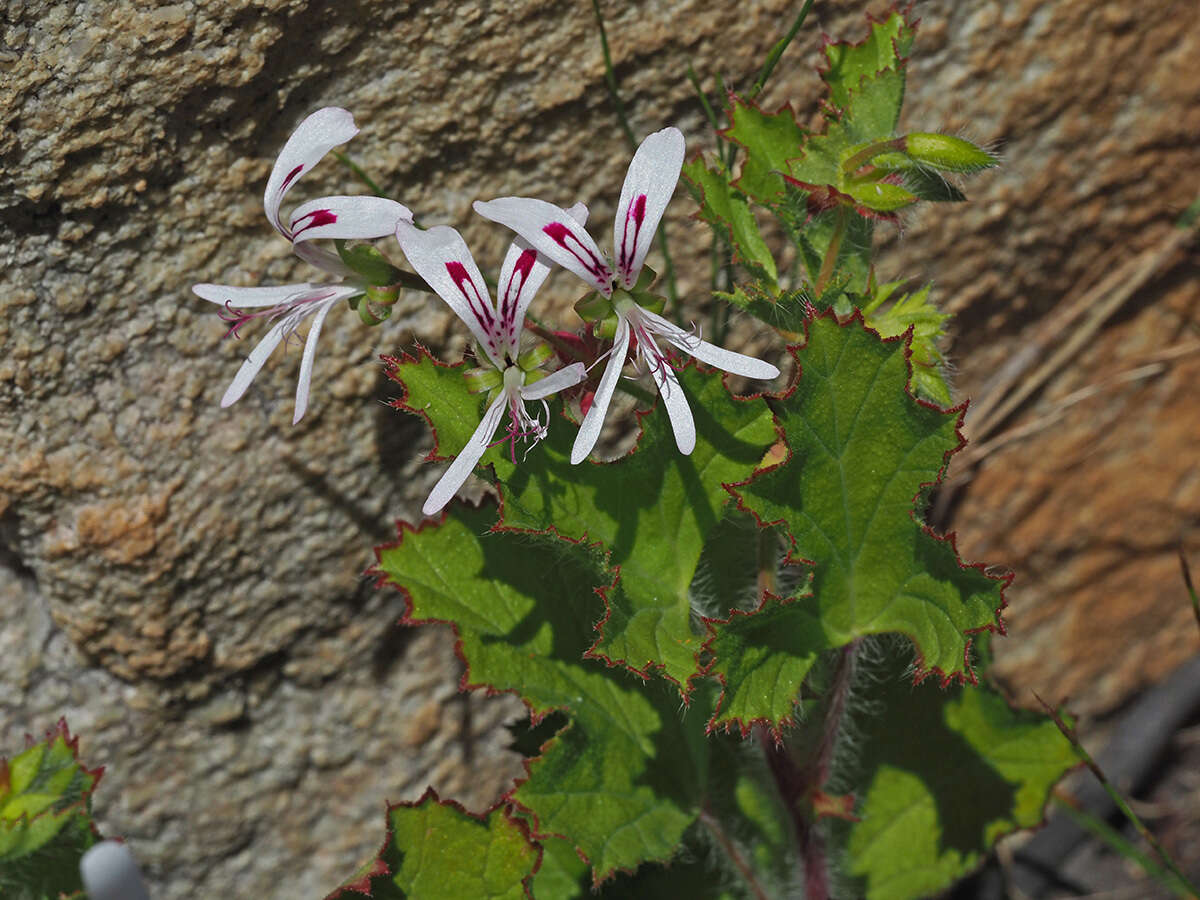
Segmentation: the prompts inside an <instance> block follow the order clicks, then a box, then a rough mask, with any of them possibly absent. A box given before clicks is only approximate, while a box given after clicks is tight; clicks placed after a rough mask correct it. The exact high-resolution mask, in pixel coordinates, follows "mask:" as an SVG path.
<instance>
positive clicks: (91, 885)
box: [79, 841, 150, 900]
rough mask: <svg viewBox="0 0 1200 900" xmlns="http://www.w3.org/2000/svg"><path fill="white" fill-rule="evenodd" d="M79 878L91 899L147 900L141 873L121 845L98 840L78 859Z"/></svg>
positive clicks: (148, 896) (129, 854)
mask: <svg viewBox="0 0 1200 900" xmlns="http://www.w3.org/2000/svg"><path fill="white" fill-rule="evenodd" d="M79 875H80V877H81V878H82V879H83V887H84V890H86V891H87V895H88V897H89V898H91V900H149V898H150V895H149V894H148V893H146V885H145V883H144V882H143V881H142V874H141V872H139V871H138V866H137V863H136V862H135V861H134V859H133V854H132V853H130V852H129V848H128V847H126V846H125V845H124V844H119V843H117V842H116V841H101V842H100V843H99V844H96V845H94V846H93V847H90V848H89V849H88V851H87V852H86V853H85V854H83V857H82V858H81V859H80V860H79Z"/></svg>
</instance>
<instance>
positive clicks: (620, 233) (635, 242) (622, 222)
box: [613, 128, 684, 288]
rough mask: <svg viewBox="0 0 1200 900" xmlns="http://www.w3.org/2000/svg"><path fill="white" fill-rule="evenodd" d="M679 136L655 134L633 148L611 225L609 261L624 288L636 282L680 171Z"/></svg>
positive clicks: (665, 132) (673, 130)
mask: <svg viewBox="0 0 1200 900" xmlns="http://www.w3.org/2000/svg"><path fill="white" fill-rule="evenodd" d="M683 154H684V141H683V133H682V132H681V131H680V130H679V129H678V128H664V129H663V130H662V131H656V132H655V133H654V134H652V135H650V136H649V137H648V138H646V139H645V140H644V141H642V143H641V146H640V147H638V148H637V152H636V153H634V154H633V160H632V161H631V162H630V163H629V171H628V172H627V173H626V174H625V183H624V185H622V187H621V200H620V202H619V203H618V204H617V217H616V220H615V221H614V222H613V261H614V262H615V263H616V265H617V274H618V275H619V276H620V278H621V282H622V283H623V284H624V285H625V287H626V288H631V287H633V285H634V283H635V282H637V277H638V273H639V272H641V271H642V264H643V263H645V261H646V254H647V253H648V252H649V251H650V244H651V243H652V242H653V241H654V233H655V231H656V230H657V229H658V223H659V222H660V221H661V220H662V217H663V213H664V212H666V209H667V204H668V203H669V202H670V200H671V195H672V194H674V193H675V185H676V184H677V183H678V182H679V172H680V169H682V168H683Z"/></svg>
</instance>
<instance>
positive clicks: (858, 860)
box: [834, 657, 1077, 900]
mask: <svg viewBox="0 0 1200 900" xmlns="http://www.w3.org/2000/svg"><path fill="white" fill-rule="evenodd" d="M905 665H906V661H905V660H904V659H903V658H895V657H894V658H892V659H891V660H890V665H889V671H888V672H887V674H886V676H884V677H876V678H873V679H871V681H870V684H869V687H866V688H865V689H864V690H865V693H864V694H863V695H860V696H859V698H858V702H859V703H860V704H861V705H862V706H863V708H865V709H870V710H871V712H870V714H869V715H862V716H860V717H859V720H858V724H857V726H856V732H857V733H858V735H859V737H858V742H857V743H858V747H859V750H858V752H857V754H856V756H857V760H856V765H855V766H854V769H855V771H854V772H853V773H852V777H853V779H854V783H855V784H860V785H862V789H861V790H860V791H858V796H859V803H858V806H857V808H856V810H855V815H856V816H857V817H858V819H859V821H858V822H854V823H843V822H839V823H837V825H836V826H835V828H834V831H835V834H836V835H837V836H838V842H839V843H840V844H842V846H843V848H844V859H845V860H846V863H847V870H848V871H847V874H848V875H851V876H853V877H854V878H855V879H856V888H855V889H854V890H853V891H852V893H854V895H855V896H863V897H866V898H868V900H909V898H918V897H928V896H930V895H932V894H936V893H938V892H939V891H941V890H943V889H944V888H946V887H948V886H949V885H950V884H951V883H952V882H953V881H954V880H955V879H957V878H959V877H961V876H962V875H964V874H966V873H967V872H969V871H970V870H971V869H973V868H975V867H976V866H977V865H978V864H979V863H980V861H981V860H982V858H983V855H984V854H985V853H986V852H987V850H988V848H990V847H991V845H992V844H994V843H995V841H996V839H997V838H999V837H1000V836H1001V835H1003V834H1007V833H1008V832H1010V831H1014V830H1016V829H1018V828H1029V827H1032V826H1034V825H1036V824H1037V823H1038V822H1040V821H1041V820H1042V813H1043V807H1044V806H1045V804H1046V801H1047V799H1048V798H1049V794H1050V789H1051V787H1052V786H1053V785H1054V783H1055V782H1056V781H1057V780H1058V779H1059V778H1061V777H1062V775H1063V774H1064V773H1065V772H1066V771H1067V770H1068V769H1070V768H1071V767H1072V766H1073V765H1075V763H1076V762H1077V760H1076V758H1075V755H1074V753H1073V752H1072V751H1071V747H1070V744H1069V743H1068V742H1067V741H1066V739H1064V738H1063V736H1062V735H1061V734H1059V732H1058V729H1057V728H1056V727H1055V726H1054V723H1053V722H1051V721H1049V720H1048V719H1047V718H1046V717H1045V716H1040V715H1037V714H1033V713H1026V712H1019V711H1016V710H1013V709H1011V708H1010V707H1009V706H1008V704H1007V703H1006V702H1005V701H1004V699H1003V698H1002V697H1000V696H999V695H998V694H996V693H994V692H993V691H992V690H991V689H989V688H987V687H984V686H982V685H980V686H956V687H953V688H951V689H949V690H944V689H941V688H939V687H937V686H936V685H931V684H921V685H917V686H916V687H913V686H912V685H911V684H910V683H909V679H908V678H905V677H903V675H902V673H903V672H904V667H905Z"/></svg>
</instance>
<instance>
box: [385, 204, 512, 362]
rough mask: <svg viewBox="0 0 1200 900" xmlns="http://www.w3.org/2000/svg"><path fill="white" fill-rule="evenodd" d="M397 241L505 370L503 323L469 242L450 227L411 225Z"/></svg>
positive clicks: (405, 224)
mask: <svg viewBox="0 0 1200 900" xmlns="http://www.w3.org/2000/svg"><path fill="white" fill-rule="evenodd" d="M396 240H397V241H399V242H400V249H401V250H403V251H404V255H405V256H406V257H407V258H408V261H409V264H410V265H412V267H413V268H414V269H415V270H416V272H417V274H418V275H420V276H421V277H422V278H424V279H425V283H426V284H428V285H429V286H430V287H431V288H433V290H434V291H435V292H436V293H437V295H438V296H439V297H441V298H442V299H443V300H445V301H446V303H447V305H449V307H450V308H451V309H452V310H454V314H455V315H457V316H458V317H459V318H460V319H462V320H463V322H464V323H465V324H466V326H467V328H469V329H470V330H471V334H473V335H474V336H475V340H477V341H479V345H480V346H481V347H483V351H484V352H485V353H486V354H487V355H488V357H489V358H490V359H491V360H492V362H493V363H494V364H495V365H496V367H497V368H498V369H501V370H503V369H504V356H503V354H502V352H501V329H500V320H499V317H498V316H497V315H496V310H495V307H493V306H492V298H491V297H490V296H489V294H488V289H487V282H485V281H484V280H483V275H482V274H480V271H479V267H478V266H477V265H475V259H474V258H473V257H472V256H471V251H470V250H468V249H467V244H466V242H465V241H464V240H463V239H462V235H460V234H459V233H458V232H457V231H455V230H454V229H453V228H451V227H449V226H448V225H436V226H434V227H433V228H430V229H428V230H426V231H421V230H420V229H419V228H416V227H415V226H413V225H410V224H409V223H408V222H400V224H399V225H397V226H396Z"/></svg>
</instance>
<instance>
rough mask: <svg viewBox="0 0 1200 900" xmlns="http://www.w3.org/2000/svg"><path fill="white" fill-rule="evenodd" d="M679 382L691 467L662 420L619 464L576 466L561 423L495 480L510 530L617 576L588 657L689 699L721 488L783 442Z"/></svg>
mask: <svg viewBox="0 0 1200 900" xmlns="http://www.w3.org/2000/svg"><path fill="white" fill-rule="evenodd" d="M679 380H680V383H681V385H682V387H683V390H684V392H685V393H686V394H687V397H688V401H689V403H690V405H691V408H692V414H693V416H694V417H695V422H696V447H695V449H694V450H693V451H692V453H691V455H689V456H682V455H680V453H679V452H678V450H677V449H676V448H675V439H674V437H673V436H672V433H671V428H670V425H669V424H668V420H667V416H666V414H665V413H664V412H663V411H662V410H661V409H660V410H657V411H656V412H654V413H652V414H650V415H647V416H643V417H642V420H641V422H642V427H643V432H642V436H641V439H640V441H639V442H638V446H637V447H636V449H635V450H634V451H633V452H631V453H630V454H629V455H628V456H625V457H623V458H621V459H618V460H616V461H614V462H611V463H601V464H594V463H585V464H583V465H580V466H571V465H570V464H569V462H568V460H569V451H570V446H571V440H572V439H573V437H574V435H573V434H572V433H571V429H570V428H569V427H566V426H565V423H559V427H557V428H552V429H551V433H550V437H549V438H548V439H547V440H546V441H544V442H543V444H542V445H541V447H540V448H539V451H538V452H537V453H534V454H530V456H529V458H528V459H526V460H524V461H522V462H521V463H520V464H519V465H516V466H513V465H512V464H511V463H509V462H507V461H503V462H498V463H497V464H496V471H497V474H498V475H499V476H500V479H501V481H502V482H503V483H504V485H503V488H502V495H503V498H504V525H505V526H506V527H513V528H525V529H530V530H535V531H541V530H545V529H549V528H553V529H554V530H555V531H556V532H557V533H558V534H561V535H562V536H564V537H566V538H569V539H571V540H584V539H587V540H591V541H600V542H601V543H602V544H603V546H604V548H605V550H606V551H607V552H608V554H609V558H608V562H609V565H610V566H612V567H613V568H614V569H616V568H619V569H620V580H619V581H618V582H617V584H616V585H615V586H614V587H613V588H612V589H611V590H608V591H606V593H605V599H606V601H607V606H608V615H607V617H606V618H605V620H604V621H603V622H602V623H601V625H600V629H601V633H602V637H601V638H600V639H599V640H598V641H597V642H596V645H595V647H593V648H592V650H591V653H592V654H593V655H597V656H603V657H605V658H606V659H608V660H610V661H612V662H621V663H624V664H625V665H627V666H629V667H630V668H631V669H633V670H634V671H636V672H639V673H648V672H649V671H650V670H651V669H652V668H658V667H661V668H662V670H663V674H664V675H666V677H667V678H669V679H671V680H673V681H675V682H676V683H678V684H679V685H680V687H681V689H682V690H684V691H686V690H687V687H686V686H687V682H688V679H689V678H691V677H692V676H693V675H694V674H695V671H696V653H697V652H698V651H699V649H700V638H699V637H698V636H697V635H696V634H695V633H694V632H693V630H692V626H691V621H690V619H691V606H690V604H689V597H688V588H689V585H690V584H691V581H692V576H693V575H694V574H695V572H696V565H697V563H698V561H699V559H700V552H701V549H702V548H703V546H704V541H705V539H706V537H707V535H708V534H709V532H710V531H711V530H712V529H713V528H715V527H716V525H717V523H718V522H719V521H720V520H721V516H722V508H723V507H724V505H725V503H726V501H727V500H728V499H729V494H728V493H727V492H726V490H725V489H724V487H723V485H725V484H729V483H731V482H735V481H740V480H742V479H745V478H747V477H748V476H749V475H750V473H751V472H753V471H754V469H755V467H756V466H757V465H758V462H759V460H761V459H762V455H763V452H764V451H765V450H766V449H767V447H769V446H770V445H771V444H772V443H773V442H774V440H775V437H776V435H775V430H774V427H773V425H772V422H771V416H770V412H769V411H768V409H767V407H766V405H765V404H764V403H763V402H762V401H761V400H758V399H751V400H741V399H739V398H736V397H733V396H731V395H730V394H729V392H728V391H727V390H726V388H725V385H724V383H723V381H722V378H721V376H720V375H719V374H717V373H709V374H705V373H701V372H699V371H697V370H696V369H695V368H692V367H689V368H686V369H684V370H682V371H681V372H679Z"/></svg>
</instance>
